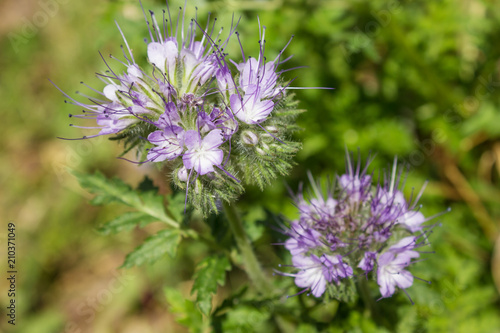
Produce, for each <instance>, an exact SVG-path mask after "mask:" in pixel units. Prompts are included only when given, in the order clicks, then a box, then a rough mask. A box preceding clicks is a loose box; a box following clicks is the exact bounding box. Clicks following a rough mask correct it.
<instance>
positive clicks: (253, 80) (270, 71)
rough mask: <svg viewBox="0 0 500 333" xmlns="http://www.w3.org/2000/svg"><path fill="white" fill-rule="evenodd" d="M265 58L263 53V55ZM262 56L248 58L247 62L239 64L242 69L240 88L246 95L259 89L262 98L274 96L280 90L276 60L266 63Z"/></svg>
mask: <svg viewBox="0 0 500 333" xmlns="http://www.w3.org/2000/svg"><path fill="white" fill-rule="evenodd" d="M261 56H262V58H263V55H261ZM262 58H261V57H259V59H258V60H257V59H255V58H250V57H249V58H248V60H247V61H246V62H245V63H242V64H240V65H239V66H238V69H239V71H240V82H239V84H240V86H239V87H240V90H241V92H243V93H244V94H245V95H246V94H254V93H255V92H256V91H258V96H259V98H261V99H264V98H273V97H274V96H276V95H277V94H278V93H279V92H280V89H281V88H280V87H277V82H278V75H277V74H276V72H275V71H276V64H275V63H274V61H269V62H267V63H264V62H263V61H262Z"/></svg>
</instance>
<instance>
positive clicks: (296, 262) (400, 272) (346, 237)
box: [282, 154, 435, 298]
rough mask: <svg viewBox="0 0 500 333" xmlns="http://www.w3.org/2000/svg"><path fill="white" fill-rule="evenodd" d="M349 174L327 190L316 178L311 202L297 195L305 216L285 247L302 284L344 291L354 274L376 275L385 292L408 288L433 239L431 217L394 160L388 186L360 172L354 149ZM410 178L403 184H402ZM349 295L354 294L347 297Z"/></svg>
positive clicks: (336, 294)
mask: <svg viewBox="0 0 500 333" xmlns="http://www.w3.org/2000/svg"><path fill="white" fill-rule="evenodd" d="M346 164H347V173H346V174H343V175H341V176H339V177H337V179H336V182H335V184H334V185H333V186H332V187H331V188H330V189H328V190H327V193H326V195H323V193H322V191H321V186H320V184H318V183H316V182H315V181H314V180H313V179H312V176H311V177H310V178H311V184H312V188H313V193H312V195H311V199H309V200H306V198H305V197H304V195H303V193H302V191H300V192H299V194H298V195H297V196H296V197H295V203H296V205H297V207H298V209H299V213H300V217H299V219H298V220H296V221H293V222H292V223H291V226H290V228H289V229H288V230H287V231H286V234H287V236H289V239H288V240H287V241H286V242H285V244H284V245H285V247H286V249H287V250H288V251H290V253H291V255H292V263H293V267H295V268H296V269H297V272H296V273H282V274H284V275H288V276H292V277H294V278H295V284H296V285H297V286H298V287H300V288H304V289H303V291H310V292H311V293H312V294H313V295H314V296H316V297H320V296H322V295H323V294H324V293H325V291H327V290H329V291H330V293H329V294H330V295H331V296H332V297H336V298H339V297H341V296H342V295H341V292H340V291H343V292H346V290H347V289H348V288H346V286H347V285H349V284H350V285H352V283H351V282H352V280H353V278H355V277H357V278H358V279H359V278H361V279H366V278H368V275H369V274H370V273H372V272H373V273H372V275H373V277H374V278H376V280H377V283H378V286H379V289H380V293H381V295H382V297H390V296H392V295H393V294H394V292H395V291H396V288H400V289H403V290H405V289H407V288H409V287H410V286H411V285H412V284H413V281H414V276H413V275H412V274H411V273H410V271H409V270H408V267H409V266H410V265H411V264H412V263H413V262H414V260H415V259H416V258H419V257H420V252H418V251H417V248H419V247H421V246H424V245H427V244H428V238H427V236H428V233H429V231H430V230H431V229H432V226H424V223H425V222H427V221H429V220H430V219H432V218H434V217H435V216H434V217H430V218H425V217H424V215H423V214H422V213H421V212H420V207H419V206H418V201H419V198H420V196H421V195H422V193H423V190H424V188H425V186H423V187H422V189H421V191H420V192H419V193H418V194H417V195H416V197H414V198H412V199H410V200H406V199H405V197H404V196H403V193H402V192H401V191H402V188H403V186H404V184H402V173H403V169H400V170H399V171H398V169H397V160H396V159H395V161H394V165H393V167H392V170H391V173H390V174H386V175H385V176H384V181H383V183H382V184H375V185H374V182H373V176H372V175H370V174H367V168H368V165H369V162H368V163H367V164H366V166H365V167H364V168H363V170H361V164H360V162H359V161H358V163H357V165H356V166H354V165H353V164H352V163H351V157H350V156H349V154H348V155H347V163H346ZM403 183H404V182H403ZM346 296H347V295H346Z"/></svg>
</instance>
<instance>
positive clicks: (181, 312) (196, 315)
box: [164, 288, 205, 332]
mask: <svg viewBox="0 0 500 333" xmlns="http://www.w3.org/2000/svg"><path fill="white" fill-rule="evenodd" d="M164 291H165V296H166V298H167V302H168V303H169V305H170V306H169V312H170V313H173V314H174V315H175V317H176V318H175V320H176V321H177V322H178V323H179V324H182V325H185V326H187V327H188V328H189V331H190V332H204V331H205V327H204V323H203V317H202V315H201V313H200V312H199V311H197V310H196V305H195V304H194V302H192V301H190V300H188V299H186V298H185V297H184V296H183V295H182V293H181V292H180V291H179V290H178V289H175V288H165V289H164Z"/></svg>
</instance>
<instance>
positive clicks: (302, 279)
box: [292, 254, 330, 297]
mask: <svg viewBox="0 0 500 333" xmlns="http://www.w3.org/2000/svg"><path fill="white" fill-rule="evenodd" d="M292 263H293V265H294V266H295V267H296V268H298V269H299V272H298V273H297V274H295V284H296V285H297V286H298V287H301V288H307V289H310V290H311V292H312V294H313V295H314V296H316V297H320V296H321V295H323V293H324V292H325V289H326V282H327V276H330V273H329V272H328V268H327V267H326V266H325V265H324V264H323V262H322V261H321V259H320V258H318V257H317V256H316V255H314V254H313V255H311V256H307V257H305V256H302V255H296V256H293V257H292ZM325 274H326V275H325Z"/></svg>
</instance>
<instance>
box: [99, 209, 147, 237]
mask: <svg viewBox="0 0 500 333" xmlns="http://www.w3.org/2000/svg"><path fill="white" fill-rule="evenodd" d="M154 221H156V218H154V217H152V216H150V215H147V214H145V213H142V212H129V213H125V214H123V215H121V216H118V217H117V218H115V219H114V220H111V221H109V222H108V223H106V224H104V225H102V226H101V227H100V228H99V229H97V231H98V232H99V233H101V234H103V235H109V234H117V233H119V232H121V231H128V230H132V229H133V228H134V227H135V226H136V225H139V227H141V228H142V227H144V226H145V225H147V224H149V223H151V222H154Z"/></svg>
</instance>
